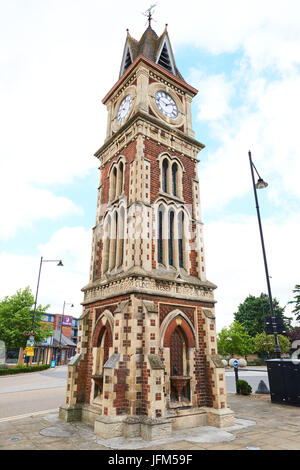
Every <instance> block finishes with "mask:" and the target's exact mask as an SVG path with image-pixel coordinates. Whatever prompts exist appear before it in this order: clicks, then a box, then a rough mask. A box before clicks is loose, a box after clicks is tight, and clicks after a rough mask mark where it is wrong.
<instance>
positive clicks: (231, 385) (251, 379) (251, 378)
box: [226, 368, 270, 393]
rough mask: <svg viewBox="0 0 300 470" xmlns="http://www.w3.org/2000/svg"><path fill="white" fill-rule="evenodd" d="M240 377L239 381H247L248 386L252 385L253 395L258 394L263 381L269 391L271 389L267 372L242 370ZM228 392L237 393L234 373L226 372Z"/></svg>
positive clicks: (240, 370) (239, 373)
mask: <svg viewBox="0 0 300 470" xmlns="http://www.w3.org/2000/svg"><path fill="white" fill-rule="evenodd" d="M258 370H259V369H258ZM238 376H239V379H241V380H246V381H247V382H248V384H249V385H251V387H252V392H253V393H255V392H256V390H257V387H258V384H259V382H260V381H261V380H263V381H264V382H265V384H266V386H267V387H268V389H270V387H269V380H268V372H267V370H259V372H258V371H257V370H251V371H247V370H243V369H241V368H240V369H239V370H238ZM226 390H227V392H229V393H235V392H236V387H235V373H234V371H232V372H231V371H226Z"/></svg>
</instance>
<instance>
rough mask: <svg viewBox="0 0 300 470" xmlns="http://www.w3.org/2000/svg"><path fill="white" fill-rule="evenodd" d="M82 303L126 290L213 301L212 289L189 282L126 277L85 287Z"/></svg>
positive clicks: (115, 294) (121, 293) (120, 293)
mask: <svg viewBox="0 0 300 470" xmlns="http://www.w3.org/2000/svg"><path fill="white" fill-rule="evenodd" d="M83 291H84V293H85V295H84V301H83V305H85V304H89V303H91V302H95V301H98V300H101V299H106V298H108V297H112V296H119V295H123V294H126V293H127V292H142V291H145V293H149V294H154V295H155V294H156V295H168V296H171V297H178V298H180V297H181V298H193V299H195V300H198V301H203V302H212V303H214V297H213V292H212V289H205V288H202V287H199V286H193V285H190V284H183V285H181V284H175V283H174V282H172V281H158V280H157V279H150V278H133V277H128V278H124V279H120V280H116V281H112V282H111V283H108V284H106V285H104V286H101V285H97V286H94V287H85V288H84V289H83Z"/></svg>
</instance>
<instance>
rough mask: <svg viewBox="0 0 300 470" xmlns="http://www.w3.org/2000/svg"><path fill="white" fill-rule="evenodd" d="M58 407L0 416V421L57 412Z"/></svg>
mask: <svg viewBox="0 0 300 470" xmlns="http://www.w3.org/2000/svg"><path fill="white" fill-rule="evenodd" d="M58 410H59V408H53V409H52V410H44V411H35V412H33V413H27V414H25V415H18V416H8V417H7V418H0V423H4V422H6V421H13V420H16V419H23V418H31V417H34V416H39V415H44V414H49V413H57V412H58Z"/></svg>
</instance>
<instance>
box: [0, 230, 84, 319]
mask: <svg viewBox="0 0 300 470" xmlns="http://www.w3.org/2000/svg"><path fill="white" fill-rule="evenodd" d="M91 234H92V232H91V231H86V230H85V229H84V228H83V227H64V228H62V229H60V230H58V231H57V232H55V233H54V234H53V235H52V237H51V238H50V240H49V241H48V242H47V243H45V244H44V245H40V246H39V247H38V249H39V255H38V256H29V255H15V254H11V253H7V252H2V253H0V266H1V271H0V275H1V278H0V299H2V298H3V297H4V296H6V295H13V294H14V293H15V292H16V290H17V289H24V288H25V287H26V286H27V285H29V286H30V288H31V290H32V293H33V295H34V296H35V293H36V288H37V280H38V272H39V266H40V257H41V256H43V259H44V260H59V259H62V261H63V264H64V266H63V267H58V266H57V263H56V262H43V263H42V270H41V278H40V286H39V293H38V303H39V304H42V305H47V304H50V308H49V312H53V313H61V311H62V307H63V303H64V301H66V302H67V303H68V304H69V303H73V304H74V307H75V308H74V309H70V306H69V305H68V306H67V307H66V310H65V313H66V314H70V315H73V316H75V317H78V316H80V315H81V312H82V307H81V305H80V303H81V302H82V301H83V293H82V292H81V288H82V287H84V286H85V285H86V284H87V283H88V281H89V268H90V249H91Z"/></svg>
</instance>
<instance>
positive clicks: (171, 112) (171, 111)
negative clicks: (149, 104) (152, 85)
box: [155, 91, 178, 119]
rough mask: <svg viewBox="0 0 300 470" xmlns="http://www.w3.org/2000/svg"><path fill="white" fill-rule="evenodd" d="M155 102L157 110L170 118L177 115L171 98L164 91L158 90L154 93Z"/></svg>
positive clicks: (176, 109)
mask: <svg viewBox="0 0 300 470" xmlns="http://www.w3.org/2000/svg"><path fill="white" fill-rule="evenodd" d="M155 104H156V106H157V107H158V109H159V111H160V112H161V113H162V114H164V116H167V117H168V118H170V119H175V118H177V116H178V108H177V106H176V103H175V101H174V100H173V98H172V97H171V96H170V95H169V94H168V93H165V92H164V91H158V92H157V93H156V94H155Z"/></svg>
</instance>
